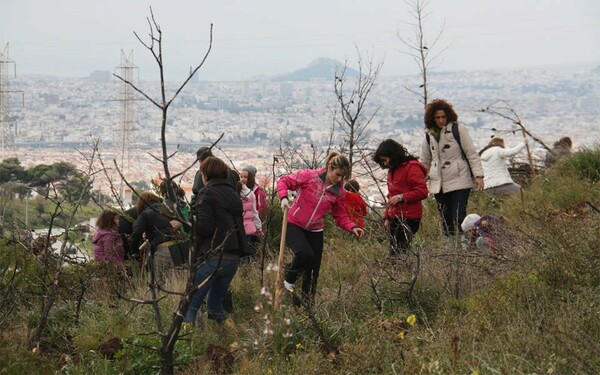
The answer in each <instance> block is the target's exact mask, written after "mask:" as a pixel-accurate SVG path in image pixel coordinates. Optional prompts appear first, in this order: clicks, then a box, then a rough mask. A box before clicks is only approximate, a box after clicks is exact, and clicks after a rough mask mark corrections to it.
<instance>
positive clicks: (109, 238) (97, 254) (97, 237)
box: [92, 210, 125, 265]
mask: <svg viewBox="0 0 600 375" xmlns="http://www.w3.org/2000/svg"><path fill="white" fill-rule="evenodd" d="M118 223H119V215H118V214H117V213H116V212H114V211H111V210H104V211H102V212H101V213H100V215H98V219H96V227H97V228H98V229H97V230H96V233H94V236H93V237H92V243H93V244H94V259H95V260H96V261H97V262H112V263H114V264H117V265H123V261H124V259H125V249H124V247H123V239H122V238H121V235H120V234H119V232H118V231H117V226H118Z"/></svg>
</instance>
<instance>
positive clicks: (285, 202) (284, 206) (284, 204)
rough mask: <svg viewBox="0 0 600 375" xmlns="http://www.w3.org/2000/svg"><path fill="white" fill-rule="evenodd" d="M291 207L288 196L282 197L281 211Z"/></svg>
mask: <svg viewBox="0 0 600 375" xmlns="http://www.w3.org/2000/svg"><path fill="white" fill-rule="evenodd" d="M290 207H291V203H290V201H289V200H288V199H287V197H286V198H283V199H281V211H285V210H289V209H290Z"/></svg>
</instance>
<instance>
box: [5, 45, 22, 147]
mask: <svg viewBox="0 0 600 375" xmlns="http://www.w3.org/2000/svg"><path fill="white" fill-rule="evenodd" d="M10 64H13V67H14V76H16V75H17V66H16V63H15V62H14V61H13V60H11V59H10V58H9V57H8V43H6V46H5V47H4V50H3V51H2V52H0V151H1V152H2V154H3V155H4V152H5V151H6V147H7V146H8V147H10V146H14V142H15V136H16V134H15V133H16V128H15V131H14V132H11V131H10V130H11V129H10V128H11V121H10V116H9V111H10V105H9V96H10V94H11V93H21V94H22V93H23V91H20V90H10V89H9V85H8V80H9V75H8V66H9V65H10ZM23 101H24V99H23Z"/></svg>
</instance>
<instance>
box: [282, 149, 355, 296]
mask: <svg viewBox="0 0 600 375" xmlns="http://www.w3.org/2000/svg"><path fill="white" fill-rule="evenodd" d="M349 172H350V163H349V162H348V159H347V158H346V157H345V156H342V155H340V154H338V153H337V152H332V153H331V154H329V155H328V156H327V159H326V160H325V168H321V169H318V170H315V169H304V170H301V171H299V172H296V173H293V174H290V175H287V176H282V177H281V178H280V179H279V180H278V181H277V194H278V195H279V199H280V200H281V208H282V209H283V210H285V209H289V212H288V218H287V221H288V227H287V235H286V245H287V246H288V247H289V248H290V249H292V251H293V252H294V258H293V259H292V262H291V263H290V264H289V265H288V266H287V269H286V274H285V280H284V282H283V285H284V287H285V288H286V289H287V290H288V291H290V292H293V291H294V284H295V283H296V280H297V279H298V277H299V276H300V275H302V276H303V280H302V293H303V294H304V296H305V297H307V298H308V300H309V301H311V300H312V299H313V298H314V295H315V293H316V290H317V279H318V278H319V269H320V268H321V258H322V255H323V225H324V223H325V215H326V214H327V213H328V212H331V214H332V216H333V218H334V219H335V222H336V224H337V225H338V226H339V227H340V228H342V229H344V230H346V231H348V232H351V233H353V234H355V235H356V236H358V237H362V236H363V234H364V230H363V229H362V228H360V227H359V226H358V225H357V224H355V223H353V222H352V220H350V218H349V217H348V213H347V212H346V208H345V206H344V195H345V191H344V184H343V181H344V178H345V177H346V176H348V174H349ZM288 191H295V192H297V196H296V199H295V200H294V202H293V204H292V203H290V200H289V199H288Z"/></svg>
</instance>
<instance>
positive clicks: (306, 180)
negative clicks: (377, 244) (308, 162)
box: [277, 168, 358, 232]
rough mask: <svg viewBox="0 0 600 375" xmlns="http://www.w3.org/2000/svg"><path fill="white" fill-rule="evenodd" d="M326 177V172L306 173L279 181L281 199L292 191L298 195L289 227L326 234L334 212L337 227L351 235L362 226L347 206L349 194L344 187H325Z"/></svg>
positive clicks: (289, 220) (295, 174)
mask: <svg viewBox="0 0 600 375" xmlns="http://www.w3.org/2000/svg"><path fill="white" fill-rule="evenodd" d="M326 173H327V170H326V169H325V168H322V169H319V170H316V169H304V170H301V171H299V172H296V173H292V174H290V175H287V176H282V177H281V178H279V180H277V194H278V195H279V198H280V199H282V198H285V197H287V196H288V190H292V191H296V192H298V195H297V197H296V199H295V200H294V203H293V204H292V207H291V208H290V211H289V213H288V223H292V224H295V225H297V226H299V227H300V228H303V229H306V230H310V231H319V230H323V225H324V224H325V215H327V213H328V212H329V211H331V215H332V216H333V218H334V219H335V222H336V224H337V225H338V226H339V227H340V228H342V229H344V230H347V231H348V232H351V231H352V229H353V228H355V227H358V225H356V224H355V223H353V222H352V220H350V218H349V217H348V212H347V211H346V208H345V206H344V196H345V195H346V191H345V190H344V187H343V186H342V185H341V184H340V185H330V186H328V187H325V175H326Z"/></svg>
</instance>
